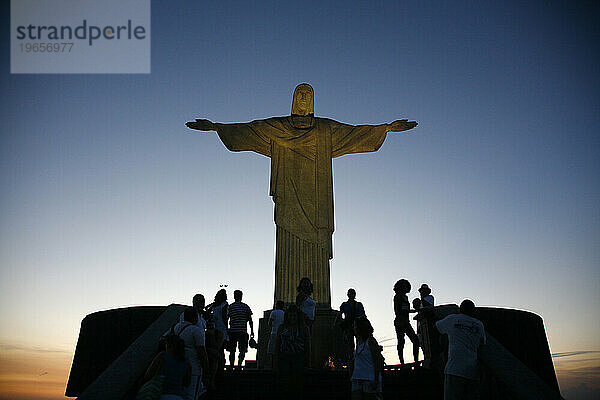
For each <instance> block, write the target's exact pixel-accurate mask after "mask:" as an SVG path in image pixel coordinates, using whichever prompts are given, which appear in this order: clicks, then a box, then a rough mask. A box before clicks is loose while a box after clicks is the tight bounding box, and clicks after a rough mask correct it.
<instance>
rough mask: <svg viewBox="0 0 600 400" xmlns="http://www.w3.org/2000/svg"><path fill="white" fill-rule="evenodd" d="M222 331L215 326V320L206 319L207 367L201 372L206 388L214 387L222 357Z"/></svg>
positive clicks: (212, 388)
mask: <svg viewBox="0 0 600 400" xmlns="http://www.w3.org/2000/svg"><path fill="white" fill-rule="evenodd" d="M223 340H224V337H223V332H221V331H219V330H218V329H216V328H215V321H214V320H213V319H212V318H211V319H209V320H208V321H206V355H207V356H208V367H207V369H206V371H205V373H204V374H203V380H204V385H205V386H206V387H207V389H208V390H214V389H215V376H216V374H217V370H218V368H219V365H220V363H221V359H222V357H223Z"/></svg>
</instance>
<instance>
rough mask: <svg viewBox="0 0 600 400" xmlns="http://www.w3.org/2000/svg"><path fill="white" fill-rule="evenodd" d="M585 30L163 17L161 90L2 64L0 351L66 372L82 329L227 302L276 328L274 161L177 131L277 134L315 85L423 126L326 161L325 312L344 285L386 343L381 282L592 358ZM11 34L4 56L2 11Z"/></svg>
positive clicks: (401, 13)
mask: <svg viewBox="0 0 600 400" xmlns="http://www.w3.org/2000/svg"><path fill="white" fill-rule="evenodd" d="M595 15H596V16H597V15H598V9H597V6H594V5H592V4H591V3H581V4H570V3H567V2H552V3H542V2H529V3H528V4H523V3H522V2H504V3H493V2H489V3H482V4H479V3H477V4H475V3H472V2H456V3H452V4H450V3H447V4H439V2H377V3H375V4H371V3H369V2H344V3H343V4H342V3H333V2H326V3H324V4H321V3H320V2H308V3H305V2H303V3H297V4H295V5H284V4H281V3H280V2H271V3H267V2H259V3H250V2H248V3H247V4H237V3H233V2H219V3H218V4H216V3H215V4H212V3H207V4H201V3H199V2H191V1H190V2H183V3H181V5H180V7H178V8H175V7H173V6H172V5H170V4H168V3H167V2H153V4H152V26H151V37H152V49H151V52H152V65H151V68H152V69H151V71H152V72H151V74H148V75H114V74H110V75H101V74H93V75H11V74H10V73H9V69H10V68H9V59H8V57H5V58H3V59H1V60H0V96H1V98H2V107H1V108H0V132H2V135H1V137H0V141H1V142H0V151H1V153H0V163H1V164H0V185H1V187H2V189H3V191H2V193H3V195H2V196H1V197H0V220H1V221H2V223H1V224H0V263H1V264H0V265H1V270H0V293H1V295H0V296H1V301H0V318H1V319H2V321H3V322H2V325H1V326H0V342H1V343H3V344H5V345H6V346H9V345H10V346H17V345H18V346H21V347H22V348H30V347H31V346H42V347H44V348H49V349H60V350H62V351H65V352H67V353H68V352H72V351H73V349H74V346H75V343H76V339H77V334H78V329H79V323H80V321H81V319H82V318H83V317H84V316H85V315H86V314H88V313H90V312H93V311H97V310H102V309H107V308H113V307H122V306H128V305H142V304H168V303H171V302H183V303H188V302H189V301H190V300H191V297H192V295H193V294H194V293H196V292H201V293H205V294H206V295H207V297H212V296H213V295H214V293H215V292H216V290H217V289H218V285H219V284H221V283H226V284H229V285H230V286H229V287H230V288H231V289H235V288H241V289H243V290H244V292H245V293H246V294H245V300H246V301H247V302H248V303H249V304H250V306H251V307H252V308H253V310H254V312H255V315H259V314H260V313H262V311H263V310H266V309H268V308H269V306H270V303H271V301H272V289H273V260H274V236H275V227H274V224H273V215H272V213H273V206H272V201H271V199H270V198H269V197H268V182H269V167H270V164H269V160H268V159H267V158H265V157H263V156H260V155H257V154H252V153H231V152H228V151H227V150H226V149H225V147H224V146H223V145H222V143H221V142H220V141H219V139H218V137H217V136H216V134H214V133H195V132H192V131H190V130H188V129H187V128H186V127H185V125H184V124H185V122H186V121H189V120H192V119H194V118H208V119H211V120H213V121H217V122H237V121H249V120H252V119H260V118H266V117H270V116H277V115H286V114H289V112H290V107H291V95H292V92H293V89H294V87H295V86H296V85H297V84H298V83H301V82H308V83H310V84H311V85H312V86H313V88H314V90H315V114H316V115H318V116H323V117H329V118H332V119H335V120H338V121H342V122H346V123H351V124H360V123H383V122H390V121H393V120H395V119H399V118H409V119H411V120H416V121H418V122H419V126H418V127H417V128H416V129H415V130H413V131H412V132H411V133H409V134H389V135H388V137H387V139H386V141H385V143H384V145H383V147H382V148H381V149H380V151H378V152H377V153H370V154H361V155H352V156H344V157H341V158H339V159H336V160H334V162H333V168H334V196H335V213H336V214H335V221H336V232H335V233H334V252H335V258H334V259H333V260H332V295H333V303H334V304H333V305H334V307H336V306H337V305H338V303H341V301H342V300H343V299H344V297H345V292H346V289H347V288H348V287H351V286H352V287H355V288H356V289H357V292H358V298H359V300H361V301H363V303H364V304H365V307H366V309H367V314H368V315H369V316H370V317H371V319H372V320H373V322H374V326H375V334H376V336H377V337H378V338H380V339H384V338H388V337H392V336H393V328H392V324H391V320H392V313H393V311H392V302H391V299H392V296H393V292H392V290H391V287H392V283H390V282H394V281H395V280H397V279H399V278H401V277H405V278H407V279H409V280H410V281H411V282H412V284H413V289H414V290H413V292H412V293H411V294H410V297H411V298H412V297H414V296H416V295H417V293H416V288H417V287H418V286H419V285H420V284H421V283H424V282H427V283H429V285H430V286H431V287H432V288H433V294H434V295H435V296H436V301H437V302H438V304H442V303H450V302H452V303H457V302H460V301H461V300H462V299H463V298H465V297H470V298H472V299H473V300H474V301H475V303H476V304H479V305H486V306H498V307H511V308H519V309H525V310H529V311H532V312H535V313H537V314H539V315H541V316H542V317H543V318H544V322H545V325H546V329H547V334H548V339H549V343H550V346H551V350H552V352H554V353H556V352H571V351H592V352H594V351H598V350H600V343H599V340H598V338H599V337H600V324H599V322H598V319H597V318H593V317H592V316H595V315H597V310H598V307H599V306H600V299H599V296H598V293H599V285H600V269H599V265H600V248H599V246H598V243H599V239H600V201H599V195H600V180H599V177H600V157H599V155H600V154H599V153H600V152H599V150H600V141H599V136H598V133H599V130H600V129H599V128H600V112H599V111H600V107H599V106H600V101H599V97H598V93H600V80H599V79H598V76H599V75H598V72H599V70H598V45H597V43H598V42H599V40H598V39H599V28H598V25H597V23H596V18H595V17H594V16H595ZM2 22H3V26H4V28H3V29H2V41H1V43H0V46H1V48H2V51H3V52H4V53H5V54H8V50H9V44H8V43H9V41H8V29H9V18H8V5H7V4H5V5H3V13H2ZM115 62H118V60H115ZM5 348H9V347H5ZM386 351H387V352H386V359H387V361H388V362H395V361H396V360H395V356H394V354H393V353H394V348H393V347H390V348H386ZM590 354H591V357H592V358H594V359H595V360H596V361H595V364H593V366H592V368H596V371H597V366H598V365H599V364H600V361H599V359H598V356H597V353H590ZM409 358H410V357H409ZM67 359H68V357H67ZM565 359H566V358H563V359H561V360H565ZM561 362H562V361H561ZM573 364H577V363H570V364H568V365H571V366H569V368H571V369H570V370H574V368H575V369H576V367H572V365H573ZM563 365H567V364H566V363H563ZM594 366H595V367H594ZM587 367H588V366H587V365H586V368H587ZM40 368H41V367H40ZM565 368H566V367H565ZM66 369H68V365H67V366H66ZM557 372H558V373H559V379H560V376H561V375H560V370H559V368H558V367H557ZM564 382H567V380H565V381H564ZM573 382H575V383H572V381H570V380H569V381H568V383H564V384H563V381H561V385H563V386H562V387H563V389H564V388H565V387H566V386H565V385H570V386H569V387H576V385H577V384H579V383H580V382H578V381H576V380H575V381H573ZM586 382H587V383H586V384H587V385H588V386H586V390H587V389H589V387H592V386H593V384H594V383H595V385H596V386H598V379H597V375H596V376H594V378H593V379H592V380H590V381H586ZM572 398H576V397H572Z"/></svg>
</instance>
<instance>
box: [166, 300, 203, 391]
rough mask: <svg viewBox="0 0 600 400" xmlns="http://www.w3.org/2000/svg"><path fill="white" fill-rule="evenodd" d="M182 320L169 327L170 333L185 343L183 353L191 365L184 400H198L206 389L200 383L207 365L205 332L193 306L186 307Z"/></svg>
mask: <svg viewBox="0 0 600 400" xmlns="http://www.w3.org/2000/svg"><path fill="white" fill-rule="evenodd" d="M183 317H184V320H183V322H179V323H177V324H176V325H175V326H173V327H172V328H171V331H170V332H171V333H172V334H174V335H177V336H178V337H179V338H181V339H182V340H183V342H184V344H185V355H186V357H187V358H188V360H190V363H191V365H192V373H191V374H192V377H191V383H190V385H189V386H187V387H186V388H185V391H184V396H183V398H184V400H198V399H199V398H200V396H201V395H202V394H204V392H205V391H206V390H205V389H204V385H203V384H202V370H203V369H205V368H206V366H207V364H208V363H207V355H206V347H205V340H206V339H205V332H204V330H202V329H200V328H199V327H198V325H197V323H198V312H197V311H196V309H194V308H193V307H186V309H185V310H184V312H183Z"/></svg>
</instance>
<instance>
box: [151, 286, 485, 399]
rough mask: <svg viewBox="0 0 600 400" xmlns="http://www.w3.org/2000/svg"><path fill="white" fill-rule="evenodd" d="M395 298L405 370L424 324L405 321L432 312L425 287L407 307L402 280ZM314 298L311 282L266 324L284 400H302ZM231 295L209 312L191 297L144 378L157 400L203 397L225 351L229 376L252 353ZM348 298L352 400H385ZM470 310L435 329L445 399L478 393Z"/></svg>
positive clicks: (244, 317)
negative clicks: (442, 340) (443, 344)
mask: <svg viewBox="0 0 600 400" xmlns="http://www.w3.org/2000/svg"><path fill="white" fill-rule="evenodd" d="M393 290H394V293H395V295H394V313H395V319H394V328H395V331H396V337H397V351H398V358H399V360H400V364H401V365H404V355H403V350H404V344H405V336H408V338H409V339H410V341H411V342H412V344H413V357H414V361H415V365H418V358H419V347H420V344H421V341H422V335H421V322H417V332H415V330H414V329H413V327H412V325H411V323H410V319H409V316H410V314H411V313H419V312H424V311H425V312H426V310H431V309H433V307H434V297H433V296H432V294H431V289H430V288H429V286H428V285H427V284H422V285H421V287H420V288H419V289H418V292H419V297H418V298H415V299H414V300H413V301H412V303H411V302H409V299H408V294H409V293H410V291H411V285H410V282H408V281H407V280H406V279H400V280H399V281H397V282H396V283H395V285H394V287H393ZM312 292H313V285H312V282H311V281H310V279H309V278H302V279H301V281H300V283H299V285H298V288H297V297H296V302H295V303H294V304H289V305H288V306H287V307H285V303H284V302H283V301H281V300H278V301H276V303H275V307H274V309H273V310H272V312H271V313H270V315H269V319H268V327H269V331H270V337H269V342H268V347H267V354H268V360H267V365H268V366H271V367H272V368H273V370H274V372H275V373H277V374H278V376H279V380H278V381H279V383H280V385H281V389H282V391H283V394H284V395H285V396H286V397H285V398H289V399H294V398H299V397H300V396H302V386H303V383H302V373H303V371H304V370H305V369H306V368H310V367H311V357H310V355H311V337H312V335H313V324H314V321H315V309H316V304H317V303H316V302H315V300H313V299H312V298H311V295H312ZM233 295H234V302H232V303H231V304H229V303H228V302H227V292H226V290H225V289H221V290H219V291H218V292H217V294H216V295H215V297H214V301H213V302H212V303H210V304H208V305H206V302H205V298H204V296H203V295H201V294H197V295H195V296H194V297H193V299H192V307H187V308H186V309H185V310H184V312H183V313H182V314H181V315H180V318H179V322H178V323H177V324H175V325H173V326H172V327H171V329H170V330H169V331H167V332H166V333H165V334H164V336H163V340H162V341H161V342H162V344H163V345H164V346H163V347H164V349H163V350H164V351H162V352H160V353H159V354H158V355H157V356H156V357H155V359H154V360H153V362H152V363H151V365H150V367H149V368H148V370H147V372H146V375H145V377H144V380H145V381H147V382H148V383H151V382H152V380H153V378H154V377H157V376H161V377H162V382H161V393H162V394H161V397H160V399H161V400H198V399H199V398H200V397H201V396H203V394H204V393H206V391H207V390H212V389H215V376H216V375H217V373H218V372H219V371H223V369H224V368H225V367H226V366H225V353H224V351H225V350H227V351H229V367H230V368H234V362H235V356H236V350H237V351H238V363H237V365H238V367H240V366H241V365H242V363H243V362H244V358H245V355H246V352H247V351H248V346H249V345H250V346H251V347H254V348H256V347H257V345H256V341H255V340H254V325H253V321H252V310H251V309H250V307H249V306H248V305H247V304H245V303H243V302H242V296H243V293H242V291H241V290H235V291H234V292H233ZM347 296H348V300H347V301H345V302H343V303H342V304H341V306H340V312H341V320H340V321H338V326H339V328H341V331H342V332H343V338H344V343H345V345H346V350H347V351H346V356H347V357H346V361H347V362H346V363H345V364H346V365H347V366H348V367H349V368H350V371H351V372H352V374H351V386H352V389H351V390H352V392H351V393H352V399H378V398H381V393H382V371H383V367H384V358H383V355H382V350H383V347H382V346H380V345H379V344H378V343H377V340H376V339H375V338H374V336H373V332H374V330H373V326H372V325H371V323H370V322H369V320H368V319H367V317H366V313H365V309H364V306H363V304H362V303H361V302H359V301H357V300H356V291H355V290H354V289H353V288H350V289H348V292H347ZM411 306H412V307H411ZM474 310H475V306H474V304H473V302H472V301H470V300H465V301H463V303H462V304H461V305H460V314H451V315H449V316H447V317H446V318H444V319H441V320H439V321H437V322H436V323H435V326H436V327H437V330H438V331H439V333H440V334H445V335H447V336H448V361H447V363H446V368H445V371H444V372H445V375H446V377H445V385H444V387H445V389H444V398H445V399H467V398H475V397H472V396H474V395H475V394H476V392H477V379H478V375H477V373H478V366H477V351H478V348H479V345H480V344H481V343H485V331H484V328H483V324H482V323H481V322H480V321H479V320H477V319H475V318H474V317H473V315H474ZM248 325H249V326H250V335H248V333H247V326H248ZM355 339H356V343H355ZM159 372H160V373H159ZM148 383H147V384H148Z"/></svg>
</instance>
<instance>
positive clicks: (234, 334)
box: [227, 290, 254, 367]
mask: <svg viewBox="0 0 600 400" xmlns="http://www.w3.org/2000/svg"><path fill="white" fill-rule="evenodd" d="M242 296H243V293H242V291H241V290H235V291H234V292H233V298H234V300H235V301H234V302H233V303H231V304H230V305H229V308H228V311H227V317H228V318H229V344H228V346H229V348H228V351H229V365H231V366H232V367H233V363H234V361H235V349H236V347H237V348H238V349H239V356H238V366H239V367H241V366H242V363H243V362H244V358H245V357H246V352H247V351H248V339H249V338H248V331H247V329H248V327H247V324H249V325H250V337H252V338H254V324H253V323H252V310H250V307H248V305H247V304H246V303H242Z"/></svg>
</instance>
